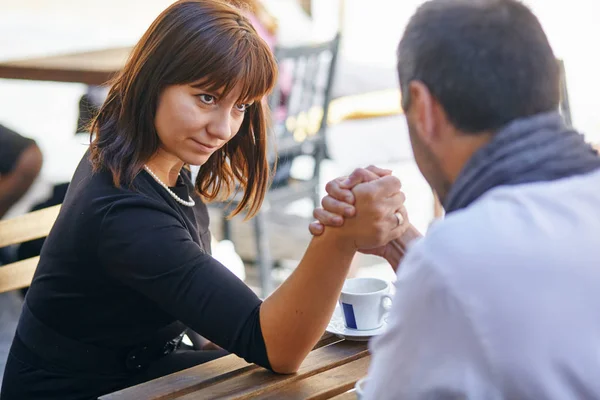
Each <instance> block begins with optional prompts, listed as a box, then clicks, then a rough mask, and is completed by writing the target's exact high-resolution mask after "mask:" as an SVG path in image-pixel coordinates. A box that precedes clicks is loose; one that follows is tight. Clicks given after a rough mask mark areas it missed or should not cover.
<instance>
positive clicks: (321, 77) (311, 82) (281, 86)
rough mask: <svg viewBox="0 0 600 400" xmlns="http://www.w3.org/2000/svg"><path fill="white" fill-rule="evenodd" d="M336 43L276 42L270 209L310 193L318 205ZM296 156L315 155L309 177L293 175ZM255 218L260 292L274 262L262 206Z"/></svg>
mask: <svg viewBox="0 0 600 400" xmlns="http://www.w3.org/2000/svg"><path fill="white" fill-rule="evenodd" d="M339 43H340V35H339V34H337V35H336V36H335V37H334V38H333V39H332V40H330V41H327V42H324V43H319V44H314V45H306V46H298V47H278V48H276V49H275V57H276V58H277V62H278V64H279V81H278V83H277V85H276V87H275V89H274V90H273V93H272V95H271V96H270V97H269V99H268V102H269V107H270V109H271V127H272V130H273V132H272V135H273V137H274V138H275V140H274V141H273V140H271V143H273V142H274V144H273V145H272V146H271V149H270V151H269V154H270V163H271V165H274V164H275V162H276V161H277V170H276V173H275V175H274V177H273V183H272V185H271V187H270V189H269V192H268V194H267V197H266V199H265V202H266V203H267V204H268V205H269V206H270V207H268V208H269V211H268V212H270V213H274V212H278V209H279V207H277V205H281V204H289V203H291V202H293V201H296V200H299V199H302V198H310V199H311V200H312V201H313V204H314V206H315V207H318V206H319V204H320V197H319V188H320V186H319V184H320V182H319V175H320V173H321V162H322V161H323V160H324V159H325V158H326V157H327V144H326V131H327V117H328V112H329V104H330V100H331V88H332V84H333V80H334V73H335V66H336V60H337V55H338V48H339ZM299 156H309V157H311V158H312V159H313V160H314V168H313V171H312V172H311V174H310V178H309V179H306V180H303V179H294V178H293V177H292V176H291V175H290V172H291V167H292V163H293V161H294V160H295V159H296V158H297V157H299ZM264 208H265V207H263V210H261V211H259V213H258V214H257V215H256V217H254V219H253V223H254V234H255V240H256V253H257V263H258V266H259V272H260V283H261V290H262V294H263V296H266V295H268V294H269V293H270V292H271V290H272V289H273V287H272V286H273V285H272V280H271V270H272V267H273V261H272V259H271V252H270V250H269V236H268V232H267V227H266V212H267V211H265V210H264ZM227 211H228V210H227V209H226V210H224V213H223V236H224V237H225V239H229V240H230V239H231V224H230V221H229V220H228V219H227V218H226V215H227Z"/></svg>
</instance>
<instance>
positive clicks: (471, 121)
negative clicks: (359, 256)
mask: <svg viewBox="0 0 600 400" xmlns="http://www.w3.org/2000/svg"><path fill="white" fill-rule="evenodd" d="M398 75H399V80H400V86H401V91H402V105H403V108H404V111H405V114H406V119H407V122H408V126H409V132H410V139H411V144H412V148H413V151H414V155H415V160H416V162H417V165H418V166H419V169H420V170H421V172H422V173H423V175H424V176H425V178H426V179H427V181H428V182H429V184H430V185H431V186H432V187H433V188H434V189H435V191H436V192H437V193H438V194H439V196H440V198H441V200H442V202H443V205H444V208H445V210H446V212H447V216H446V218H445V219H444V220H442V221H439V222H437V223H435V224H433V226H432V227H431V228H430V230H429V232H428V233H427V236H426V237H424V238H422V239H420V240H416V241H414V242H413V243H412V244H411V246H410V248H409V250H408V252H407V253H406V255H405V256H404V259H403V260H402V263H401V264H400V266H399V268H398V279H397V283H396V287H397V293H396V297H395V300H394V305H393V308H392V311H391V314H390V317H389V324H388V330H387V331H386V333H384V334H383V335H382V336H380V337H378V338H376V339H375V340H373V342H372V343H371V350H372V354H373V358H372V364H371V368H370V371H369V380H368V382H367V384H366V395H365V398H366V399H477V400H480V399H484V400H487V399H557V400H558V399H575V398H577V399H598V398H600V379H598V376H599V375H600V353H599V351H600V268H599V267H600V250H599V247H600V157H599V156H598V154H597V153H596V152H595V151H594V150H593V149H592V148H591V146H589V145H587V144H586V143H585V142H584V140H583V138H582V136H581V135H579V134H578V133H577V132H574V131H572V130H570V129H569V128H568V127H567V126H566V125H565V123H564V121H563V120H562V118H561V116H560V115H559V114H558V112H557V110H558V105H559V97H560V95H559V69H558V66H557V63H556V60H555V57H554V54H553V52H552V49H551V47H550V45H549V43H548V40H547V38H546V35H545V33H544V32H543V30H542V27H541V26H540V23H539V22H538V20H537V19H536V17H535V16H534V15H533V14H532V12H531V11H530V10H529V9H528V8H527V7H525V6H524V5H523V4H521V3H519V2H517V1H515V0H433V1H430V2H428V3H426V4H424V5H423V6H421V7H420V8H419V10H418V11H417V12H416V14H415V15H414V16H413V17H412V19H411V20H410V22H409V24H408V26H407V28H406V31H405V33H404V35H403V38H402V40H401V42H400V44H399V47H398ZM376 172H377V171H376ZM373 177H374V176H373V174H372V172H370V171H366V170H362V171H357V172H356V173H355V174H353V175H352V176H351V177H350V179H349V181H348V182H344V183H342V182H341V181H337V183H336V182H334V183H333V184H330V185H329V187H328V192H329V193H330V196H329V197H326V198H325V199H324V201H323V205H324V206H325V208H326V210H319V211H316V213H315V216H316V217H317V218H319V219H320V220H321V222H323V223H324V224H325V225H331V224H332V222H331V220H330V219H329V218H330V217H331V215H333V214H338V215H340V214H342V212H341V211H340V210H342V209H343V207H344V206H347V204H342V203H341V202H340V201H344V196H347V195H348V194H349V193H350V192H348V190H343V189H344V188H351V187H352V185H353V184H354V183H356V182H357V181H360V180H369V179H372V178H373ZM344 184H345V185H344ZM335 198H337V200H335ZM338 200H339V201H338ZM345 202H346V203H348V200H346V201H345ZM350 214H351V213H350ZM347 215H349V214H347ZM321 229H322V226H320V225H314V226H312V228H311V230H312V232H313V233H315V234H318V233H319V232H320V231H321ZM327 229H330V228H327ZM392 247H393V246H390V245H388V248H390V249H391V248H392ZM388 248H386V249H384V250H382V251H381V252H380V254H384V253H385V254H388V257H387V258H388V260H389V261H390V263H391V264H392V265H397V263H398V262H399V261H400V258H401V257H402V254H401V252H398V251H396V253H397V254H396V255H395V257H390V256H389V254H391V253H390V251H388V250H390V249H388Z"/></svg>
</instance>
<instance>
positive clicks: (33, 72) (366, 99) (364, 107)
mask: <svg viewBox="0 0 600 400" xmlns="http://www.w3.org/2000/svg"><path fill="white" fill-rule="evenodd" d="M131 49H132V47H115V48H108V49H103V50H95V51H87V52H78V53H69V54H58V55H53V56H47V57H38V58H29V59H22V60H13V61H5V62H0V78H2V79H24V80H33V81H53V82H69V83H84V84H87V85H103V84H105V83H107V82H108V81H109V80H110V79H111V78H112V77H113V76H115V75H116V74H117V73H118V72H119V71H120V70H121V68H123V65H125V62H126V61H127V57H128V56H129V53H130V52H131ZM397 114H401V108H400V92H399V90H398V89H386V90H377V91H372V92H368V93H361V94H356V95H350V96H344V97H339V98H337V99H334V100H332V101H331V105H330V110H329V118H328V119H329V123H330V124H336V123H339V122H341V121H344V120H348V119H364V118H373V117H381V116H390V115H397Z"/></svg>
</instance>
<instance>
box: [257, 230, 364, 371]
mask: <svg viewBox="0 0 600 400" xmlns="http://www.w3.org/2000/svg"><path fill="white" fill-rule="evenodd" d="M338 232H339V231H337V230H336V229H328V230H327V232H325V233H324V234H323V235H322V236H320V237H316V238H313V240H312V241H311V243H310V245H309V246H308V249H307V250H306V253H305V254H304V257H303V258H302V261H301V262H300V264H299V265H298V267H297V268H296V269H295V270H294V272H293V273H292V275H291V276H290V277H289V278H288V279H287V280H286V281H285V282H284V283H283V284H282V285H281V286H280V287H279V288H278V289H277V290H276V291H275V292H274V293H273V294H272V295H271V296H269V297H268V298H267V299H266V300H265V301H264V303H263V304H262V306H261V310H260V322H261V329H262V333H263V337H264V340H265V344H266V348H267V355H268V357H269V362H270V363H271V367H272V368H273V370H274V371H276V372H280V373H293V372H295V371H296V370H297V369H298V368H299V367H300V364H301V363H302V361H303V360H304V358H305V357H306V356H307V355H308V353H309V352H310V351H311V350H312V348H313V347H314V346H315V344H316V343H317V342H318V340H319V339H320V338H321V336H322V334H323V332H324V330H325V328H326V327H327V324H328V323H329V320H330V318H331V315H332V313H333V310H334V309H335V305H336V302H337V300H338V296H339V293H340V291H341V289H342V286H343V284H344V280H345V278H346V275H347V274H348V270H349V268H350V263H351V262H352V258H353V257H354V254H355V248H354V246H353V243H352V242H350V243H348V240H347V239H343V238H342V237H341V236H340V235H338Z"/></svg>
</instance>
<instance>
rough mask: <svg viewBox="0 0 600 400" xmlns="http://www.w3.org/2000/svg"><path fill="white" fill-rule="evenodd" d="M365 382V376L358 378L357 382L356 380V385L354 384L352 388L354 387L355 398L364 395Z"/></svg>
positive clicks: (360, 397) (359, 398) (358, 399)
mask: <svg viewBox="0 0 600 400" xmlns="http://www.w3.org/2000/svg"><path fill="white" fill-rule="evenodd" d="M366 384H367V377H366V376H365V377H364V378H362V379H359V380H358V382H356V385H354V388H355V389H356V399H357V400H361V399H362V398H363V396H364V395H365V389H366V387H365V386H366Z"/></svg>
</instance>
